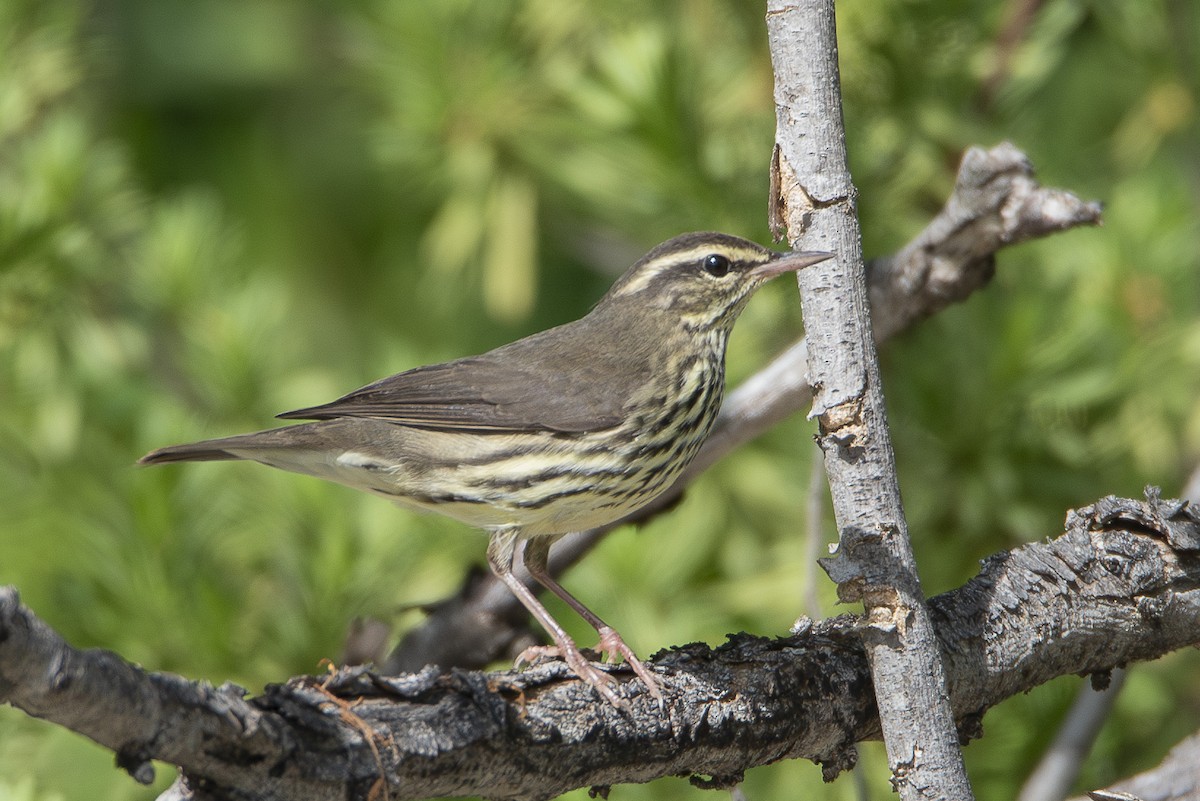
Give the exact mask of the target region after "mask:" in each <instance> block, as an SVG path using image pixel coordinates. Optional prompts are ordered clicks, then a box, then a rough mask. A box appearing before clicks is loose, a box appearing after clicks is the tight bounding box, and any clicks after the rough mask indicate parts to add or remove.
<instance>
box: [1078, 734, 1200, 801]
mask: <svg viewBox="0 0 1200 801" xmlns="http://www.w3.org/2000/svg"><path fill="white" fill-rule="evenodd" d="M1087 798H1090V799H1092V801H1200V733H1196V734H1193V735H1192V736H1190V737H1187V738H1186V739H1184V740H1182V741H1181V742H1179V743H1178V744H1176V746H1175V747H1174V748H1172V749H1171V752H1170V753H1169V754H1167V756H1166V758H1165V759H1163V761H1162V762H1160V763H1158V764H1157V765H1155V766H1154V767H1153V768H1151V769H1150V770H1147V771H1144V772H1142V773H1139V774H1137V775H1136V776H1131V777H1130V778H1128V779H1122V780H1121V781H1119V782H1117V783H1116V784H1114V785H1112V786H1111V787H1108V788H1106V789H1104V790H1094V791H1092V792H1090V793H1088V795H1087ZM1073 801H1087V799H1084V798H1076V799H1073Z"/></svg>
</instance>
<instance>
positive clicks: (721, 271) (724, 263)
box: [704, 253, 729, 278]
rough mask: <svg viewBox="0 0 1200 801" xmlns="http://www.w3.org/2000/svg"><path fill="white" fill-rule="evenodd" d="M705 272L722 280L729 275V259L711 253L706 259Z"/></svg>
mask: <svg viewBox="0 0 1200 801" xmlns="http://www.w3.org/2000/svg"><path fill="white" fill-rule="evenodd" d="M704 270H705V272H707V273H708V274H709V275H712V276H715V277H717V278H722V277H724V276H726V275H728V274H729V259H727V258H725V257H724V256H722V255H721V254H720V253H710V254H708V255H707V256H705V257H704Z"/></svg>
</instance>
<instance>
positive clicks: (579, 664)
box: [487, 529, 628, 709]
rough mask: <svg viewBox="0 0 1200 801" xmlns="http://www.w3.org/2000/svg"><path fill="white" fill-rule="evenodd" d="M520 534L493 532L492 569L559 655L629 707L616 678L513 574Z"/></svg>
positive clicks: (605, 693)
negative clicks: (586, 654)
mask: <svg viewBox="0 0 1200 801" xmlns="http://www.w3.org/2000/svg"><path fill="white" fill-rule="evenodd" d="M518 536H519V534H518V531H517V530H516V529H506V530H502V531H496V532H493V533H492V535H491V539H490V540H489V541H488V551H487V555H488V564H489V565H490V566H491V568H492V572H493V573H495V574H496V578H498V579H500V580H501V581H503V582H504V583H505V585H507V587H508V588H509V590H511V591H512V594H513V595H515V596H517V600H518V601H520V602H521V603H522V604H523V605H524V606H525V608H526V609H528V610H529V614H531V615H533V617H534V618H535V619H536V620H537V622H538V623H540V624H541V625H542V628H544V629H545V630H546V633H547V634H549V635H550V637H551V639H553V640H554V645H555V646H556V648H557V652H558V655H559V656H560V657H562V659H563V661H565V662H566V663H567V665H568V666H569V667H570V668H571V670H572V671H574V672H575V675H576V676H578V677H579V678H581V679H583V681H585V682H587V683H588V684H590V685H591V686H592V687H594V688H595V689H596V692H598V693H600V695H601V696H603V697H604V699H605V700H606V701H608V702H609V703H610V704H612V705H613V706H615V707H617V708H618V709H625V708H627V707H628V704H627V702H625V701H623V700H621V699H620V698H618V697H617V694H616V693H615V692H613V690H612V687H610V686H608V685H610V684H612V683H613V682H614V681H615V680H614V679H613V677H612V676H609V675H608V674H607V673H605V672H603V671H601V670H597V669H596V667H595V666H594V665H593V664H592V663H591V662H589V661H588V660H587V658H586V657H584V655H583V654H582V653H580V651H579V647H578V646H577V645H575V642H574V640H572V639H571V638H570V637H569V636H568V635H567V632H566V631H565V630H564V629H563V627H562V626H561V625H559V623H558V621H557V620H555V619H554V617H553V616H552V615H551V614H550V612H549V610H547V609H546V607H544V606H542V603H541V601H539V600H538V599H537V596H536V595H534V594H533V593H532V592H531V591H530V589H529V588H528V587H526V586H525V584H524V582H522V581H521V580H520V579H519V578H517V577H516V576H515V575H513V571H512V568H513V559H514V557H515V556H516V547H517V544H518V542H520V541H519V540H518ZM593 617H594V616H593Z"/></svg>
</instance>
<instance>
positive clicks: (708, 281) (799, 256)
mask: <svg viewBox="0 0 1200 801" xmlns="http://www.w3.org/2000/svg"><path fill="white" fill-rule="evenodd" d="M831 256H832V254H830V253H819V252H792V253H780V252H778V251H774V250H771V249H769V248H765V247H763V246H762V245H759V244H756V243H754V242H751V241H749V240H747V239H741V238H739V237H736V236H730V235H729V234H721V233H712V232H703V233H694V234H683V235H681V236H677V237H675V238H674V239H669V240H667V241H666V242H664V243H662V244H661V245H659V246H658V247H656V248H654V249H653V250H651V251H650V252H649V253H647V254H646V255H645V256H643V257H642V258H641V259H640V260H639V261H638V262H637V264H634V265H633V266H632V267H630V268H629V270H627V271H626V273H625V274H624V275H622V276H621V277H620V278H619V279H617V282H616V283H615V284H613V286H612V288H611V289H610V290H609V291H608V294H606V295H605V296H604V298H603V299H602V300H601V301H600V304H599V306H604V305H610V304H611V305H618V304H619V305H625V304H635V305H636V306H637V307H638V308H642V309H645V310H647V311H649V310H651V309H657V310H662V311H666V312H668V313H670V314H672V315H674V316H677V317H678V318H679V319H680V320H681V321H682V322H683V323H684V324H685V325H686V326H687V327H688V328H695V329H711V328H713V327H725V328H727V327H730V326H732V325H733V322H734V320H736V319H737V316H738V315H739V314H740V313H741V311H742V309H743V308H744V307H745V305H746V302H747V301H748V300H749V299H750V296H751V295H752V294H754V290H756V289H758V288H759V287H760V286H762V285H763V284H764V283H766V282H767V281H769V280H770V279H772V278H774V277H775V276H777V275H781V274H782V273H785V272H794V271H796V270H800V269H803V268H805V267H808V266H810V265H813V264H816V263H817V262H821V261H824V260H825V259H828V258H830V257H831Z"/></svg>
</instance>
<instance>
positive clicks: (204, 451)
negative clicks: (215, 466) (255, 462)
mask: <svg viewBox="0 0 1200 801" xmlns="http://www.w3.org/2000/svg"><path fill="white" fill-rule="evenodd" d="M219 442H220V440H208V441H206V442H189V443H187V444H186V445H170V446H168V447H166V448H159V449H158V450H154V451H150V453H147V454H146V455H145V456H143V457H142V458H141V459H138V460H137V463H138V464H171V463H173V462H216V461H224V460H229V459H241V458H242V457H241V456H236V455H234V454H232V453H230V452H229V451H226V450H222V449H221V448H220V447H217V443H219Z"/></svg>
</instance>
